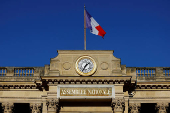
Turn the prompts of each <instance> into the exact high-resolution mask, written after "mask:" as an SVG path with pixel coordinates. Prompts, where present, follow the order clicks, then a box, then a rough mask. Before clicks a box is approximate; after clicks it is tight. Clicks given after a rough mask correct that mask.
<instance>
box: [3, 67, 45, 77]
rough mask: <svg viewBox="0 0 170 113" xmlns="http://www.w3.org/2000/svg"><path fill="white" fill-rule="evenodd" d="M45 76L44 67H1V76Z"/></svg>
mask: <svg viewBox="0 0 170 113" xmlns="http://www.w3.org/2000/svg"><path fill="white" fill-rule="evenodd" d="M12 76H13V77H35V76H36V77H38V76H44V67H0V77H12Z"/></svg>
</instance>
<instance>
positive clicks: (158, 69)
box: [156, 67, 163, 77]
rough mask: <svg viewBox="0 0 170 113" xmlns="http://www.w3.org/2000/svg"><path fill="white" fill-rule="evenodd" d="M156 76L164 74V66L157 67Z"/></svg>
mask: <svg viewBox="0 0 170 113" xmlns="http://www.w3.org/2000/svg"><path fill="white" fill-rule="evenodd" d="M156 76H157V77H161V76H163V68H162V67H156Z"/></svg>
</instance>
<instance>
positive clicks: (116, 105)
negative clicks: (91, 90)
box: [111, 98, 125, 113]
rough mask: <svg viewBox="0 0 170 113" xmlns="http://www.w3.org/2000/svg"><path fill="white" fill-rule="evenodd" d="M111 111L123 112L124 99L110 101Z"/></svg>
mask: <svg viewBox="0 0 170 113" xmlns="http://www.w3.org/2000/svg"><path fill="white" fill-rule="evenodd" d="M111 107H112V110H113V111H114V112H122V113H123V111H124V108H125V99H123V98H122V99H119V98H118V99H112V103H111Z"/></svg>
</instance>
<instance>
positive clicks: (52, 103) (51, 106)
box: [46, 99, 60, 113]
mask: <svg viewBox="0 0 170 113" xmlns="http://www.w3.org/2000/svg"><path fill="white" fill-rule="evenodd" d="M46 105H47V110H48V112H57V113H58V112H59V110H60V105H59V99H47V102H46Z"/></svg>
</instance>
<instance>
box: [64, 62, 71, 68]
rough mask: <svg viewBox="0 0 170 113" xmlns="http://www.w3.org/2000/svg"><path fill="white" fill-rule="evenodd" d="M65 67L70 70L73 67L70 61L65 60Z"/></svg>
mask: <svg viewBox="0 0 170 113" xmlns="http://www.w3.org/2000/svg"><path fill="white" fill-rule="evenodd" d="M63 68H64V69H65V70H69V69H70V68H71V64H70V63H69V62H65V63H63Z"/></svg>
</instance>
